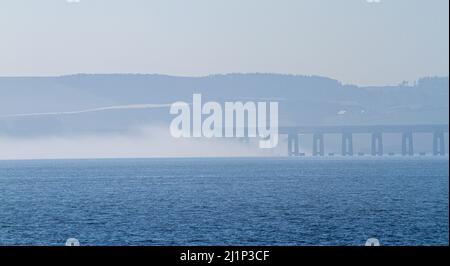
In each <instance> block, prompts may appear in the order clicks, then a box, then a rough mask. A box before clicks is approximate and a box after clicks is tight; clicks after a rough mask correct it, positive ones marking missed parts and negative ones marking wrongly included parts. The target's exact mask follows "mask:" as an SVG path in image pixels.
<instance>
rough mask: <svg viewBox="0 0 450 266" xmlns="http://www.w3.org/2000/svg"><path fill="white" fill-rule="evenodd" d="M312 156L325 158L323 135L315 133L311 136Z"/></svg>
mask: <svg viewBox="0 0 450 266" xmlns="http://www.w3.org/2000/svg"><path fill="white" fill-rule="evenodd" d="M313 156H325V143H324V140H323V134H320V133H316V134H314V135H313Z"/></svg>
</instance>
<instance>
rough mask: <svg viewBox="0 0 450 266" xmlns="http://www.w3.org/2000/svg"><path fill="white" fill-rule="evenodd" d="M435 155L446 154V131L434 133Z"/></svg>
mask: <svg viewBox="0 0 450 266" xmlns="http://www.w3.org/2000/svg"><path fill="white" fill-rule="evenodd" d="M433 155H435V156H436V155H441V156H445V142H444V132H442V131H438V132H434V134H433Z"/></svg>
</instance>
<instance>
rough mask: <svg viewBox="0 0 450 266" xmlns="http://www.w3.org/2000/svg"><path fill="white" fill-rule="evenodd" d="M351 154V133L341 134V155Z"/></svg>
mask: <svg viewBox="0 0 450 266" xmlns="http://www.w3.org/2000/svg"><path fill="white" fill-rule="evenodd" d="M347 155H348V156H353V135H352V133H343V134H342V156H347Z"/></svg>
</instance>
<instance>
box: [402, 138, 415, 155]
mask: <svg viewBox="0 0 450 266" xmlns="http://www.w3.org/2000/svg"><path fill="white" fill-rule="evenodd" d="M402 155H403V156H406V155H409V156H413V155H414V146H413V134H412V132H404V133H403V134H402Z"/></svg>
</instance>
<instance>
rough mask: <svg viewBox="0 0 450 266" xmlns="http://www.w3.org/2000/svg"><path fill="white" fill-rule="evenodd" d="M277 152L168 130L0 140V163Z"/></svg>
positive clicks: (255, 142)
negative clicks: (26, 160) (183, 136)
mask: <svg viewBox="0 0 450 266" xmlns="http://www.w3.org/2000/svg"><path fill="white" fill-rule="evenodd" d="M279 146H282V145H279ZM278 148H279V147H278ZM277 150H278V149H273V150H262V149H260V148H259V147H258V139H256V138H254V139H251V140H250V141H249V142H246V141H245V140H243V139H225V138H214V139H212V138H211V139H208V138H179V139H178V138H173V137H172V136H171V135H170V132H169V128H168V127H145V128H141V129H138V130H135V131H134V132H132V133H130V132H128V133H114V134H111V133H109V134H108V133H104V134H83V135H59V136H58V135H55V136H39V137H11V136H3V137H2V136H0V160H21V159H78V158H80V159H91V158H152V157H236V156H239V157H241V156H244V157H245V156H274V155H277Z"/></svg>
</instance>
